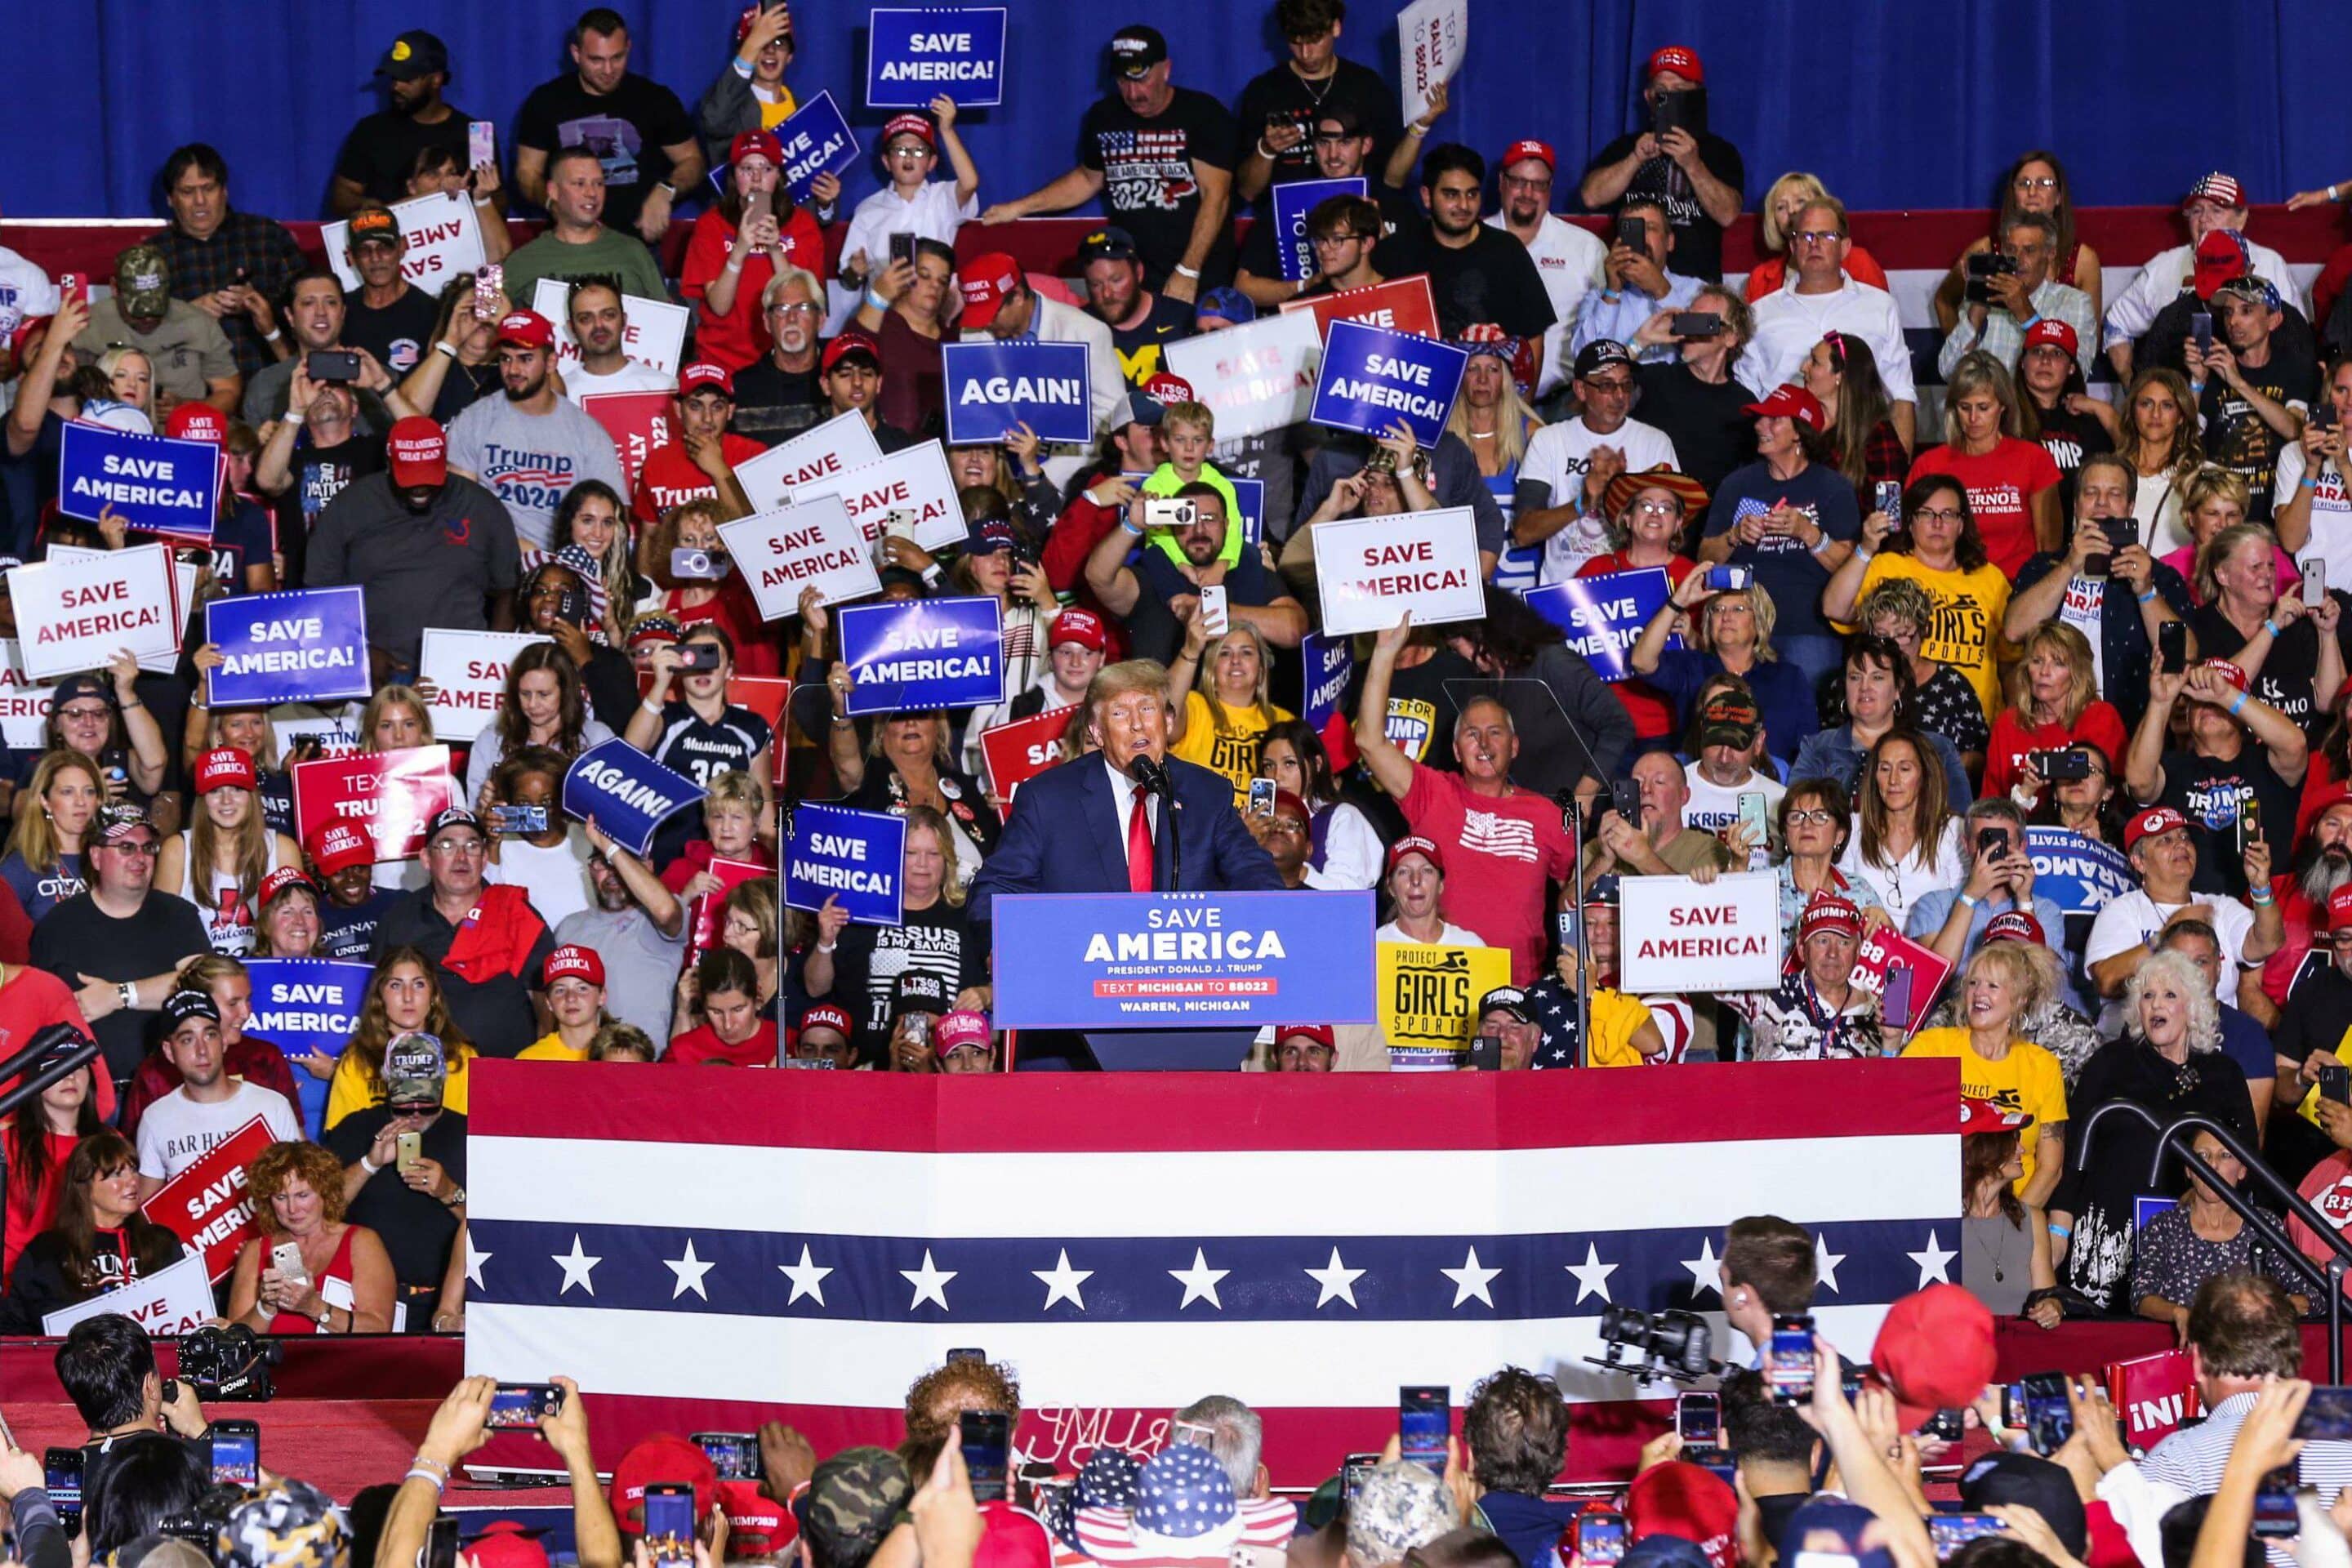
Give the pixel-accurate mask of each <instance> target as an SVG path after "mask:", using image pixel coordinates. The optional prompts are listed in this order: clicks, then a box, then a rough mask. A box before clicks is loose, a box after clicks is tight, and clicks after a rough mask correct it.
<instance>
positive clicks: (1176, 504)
mask: <svg viewBox="0 0 2352 1568" xmlns="http://www.w3.org/2000/svg"><path fill="white" fill-rule="evenodd" d="M1199 516H1200V504H1199V503H1198V502H1197V501H1195V500H1193V499H1192V497H1191V496H1146V497H1144V498H1143V526H1144V527H1146V528H1190V527H1192V524H1193V522H1194V521H1197V520H1198V518H1199Z"/></svg>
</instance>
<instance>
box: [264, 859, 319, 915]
mask: <svg viewBox="0 0 2352 1568" xmlns="http://www.w3.org/2000/svg"><path fill="white" fill-rule="evenodd" d="M293 888H299V889H302V890H303V891H304V892H306V893H308V894H310V899H311V901H312V902H314V903H315V902H317V901H318V898H319V884H318V883H316V882H313V881H312V880H310V878H309V877H306V876H304V875H303V874H302V868H300V867H299V866H280V867H278V869H276V870H275V871H272V872H271V873H269V875H268V876H267V877H264V878H263V879H261V897H260V899H259V900H258V902H259V904H260V906H261V908H263V909H265V910H266V909H268V907H269V905H270V902H271V900H275V899H276V898H277V897H278V894H280V893H283V892H285V891H287V890H288V889H293Z"/></svg>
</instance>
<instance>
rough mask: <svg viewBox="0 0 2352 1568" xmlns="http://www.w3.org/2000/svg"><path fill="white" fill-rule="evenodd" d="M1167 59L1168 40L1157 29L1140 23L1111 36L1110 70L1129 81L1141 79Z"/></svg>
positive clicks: (1122, 28) (1123, 28) (1121, 29)
mask: <svg viewBox="0 0 2352 1568" xmlns="http://www.w3.org/2000/svg"><path fill="white" fill-rule="evenodd" d="M1166 58H1168V40H1167V39H1165V38H1163V37H1160V29H1159V28H1157V27H1147V26H1143V24H1141V23H1137V24H1136V25H1134V26H1129V27H1121V28H1120V29H1119V30H1118V32H1116V33H1113V34H1112V35H1111V36H1110V68H1111V69H1112V70H1113V71H1114V72H1116V73H1117V74H1118V75H1119V76H1122V77H1125V78H1126V79H1128V80H1129V81H1135V80H1138V79H1140V78H1141V77H1142V75H1143V73H1144V72H1146V71H1148V70H1150V68H1152V67H1153V66H1156V65H1158V64H1159V63H1160V61H1161V60H1164V59H1166Z"/></svg>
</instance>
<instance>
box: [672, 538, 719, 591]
mask: <svg viewBox="0 0 2352 1568" xmlns="http://www.w3.org/2000/svg"><path fill="white" fill-rule="evenodd" d="M727 568H728V561H727V552H725V551H723V550H689V549H688V548H687V547H686V546H684V545H680V546H678V547H677V549H675V550H673V551H671V552H669V574H670V575H671V576H673V577H679V578H685V579H688V580H690V581H693V582H698V583H716V582H718V581H719V579H720V578H722V577H724V576H726V575H727Z"/></svg>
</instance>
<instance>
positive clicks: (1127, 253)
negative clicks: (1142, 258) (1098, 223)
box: [1078, 224, 1137, 272]
mask: <svg viewBox="0 0 2352 1568" xmlns="http://www.w3.org/2000/svg"><path fill="white" fill-rule="evenodd" d="M1136 257H1137V251H1136V248H1135V236H1133V235H1131V234H1129V233H1128V232H1127V230H1125V229H1123V228H1120V227H1119V226H1118V225H1116V224H1105V225H1104V226H1102V227H1100V228H1097V229H1091V230H1089V231H1088V232H1087V237H1086V238H1084V239H1082V240H1080V241H1078V270H1080V271H1081V272H1083V271H1085V270H1086V268H1087V263H1088V262H1093V261H1133V260H1135V259H1136Z"/></svg>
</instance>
